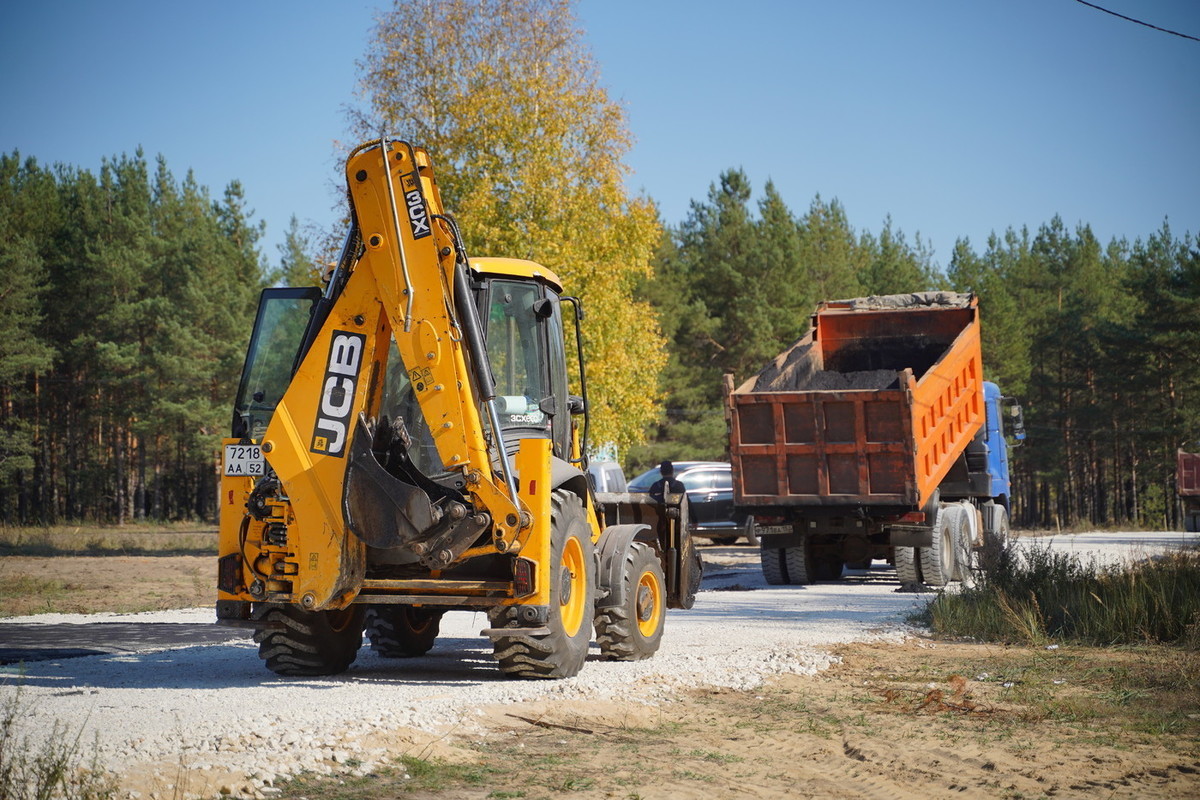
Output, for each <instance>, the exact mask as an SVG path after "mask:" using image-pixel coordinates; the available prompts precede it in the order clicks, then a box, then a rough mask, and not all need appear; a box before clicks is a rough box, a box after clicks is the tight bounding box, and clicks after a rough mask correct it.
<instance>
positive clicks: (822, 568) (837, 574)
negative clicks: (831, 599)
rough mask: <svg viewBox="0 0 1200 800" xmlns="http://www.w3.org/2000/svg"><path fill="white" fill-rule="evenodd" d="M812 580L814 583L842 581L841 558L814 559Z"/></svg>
mask: <svg viewBox="0 0 1200 800" xmlns="http://www.w3.org/2000/svg"><path fill="white" fill-rule="evenodd" d="M810 563H812V562H811V561H810ZM815 573H816V574H815V575H814V576H813V579H814V580H816V581H840V580H841V579H842V559H841V556H821V557H819V558H817V559H816V569H815Z"/></svg>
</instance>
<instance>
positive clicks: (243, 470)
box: [225, 444, 264, 478]
mask: <svg viewBox="0 0 1200 800" xmlns="http://www.w3.org/2000/svg"><path fill="white" fill-rule="evenodd" d="M263 465H264V462H263V456H262V448H261V447H259V446H258V445H256V444H227V445H225V474H226V475H246V476H249V477H252V478H257V477H258V476H259V475H262V474H263Z"/></svg>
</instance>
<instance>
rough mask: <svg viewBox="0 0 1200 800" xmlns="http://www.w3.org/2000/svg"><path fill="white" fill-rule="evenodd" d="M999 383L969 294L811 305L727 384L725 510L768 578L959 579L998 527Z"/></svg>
mask: <svg viewBox="0 0 1200 800" xmlns="http://www.w3.org/2000/svg"><path fill="white" fill-rule="evenodd" d="M1002 400H1003V398H1002V397H1001V395H1000V391H999V388H998V387H996V386H995V384H991V383H985V381H984V380H983V365H982V355H981V348H980V335H979V308H978V302H977V299H976V297H975V296H974V295H972V294H960V293H954V292H927V293H920V294H911V295H888V296H883V297H865V298H855V299H852V300H837V301H829V302H824V303H821V304H820V305H819V306H818V307H817V310H816V313H815V314H814V315H813V317H812V326H811V328H810V330H809V332H808V333H807V334H806V335H805V336H804V337H803V338H801V339H800V340H799V341H797V342H796V343H795V344H794V345H792V346H791V347H790V348H789V349H788V350H786V351H784V352H783V353H781V354H780V355H779V356H777V357H776V358H775V359H774V361H772V362H771V363H770V364H768V365H767V366H766V367H765V368H764V369H763V370H762V371H761V372H760V373H759V374H758V375H756V376H755V377H753V378H751V379H750V380H748V381H746V382H745V383H744V384H742V385H741V386H738V387H736V388H734V386H733V381H732V378H731V377H727V379H726V403H727V413H728V419H729V428H730V458H731V461H732V464H733V475H734V504H735V506H737V508H738V510H739V511H742V512H745V513H748V514H749V515H751V516H753V518H754V524H755V533H756V534H757V535H758V537H759V541H760V543H761V548H762V565H763V573H764V575H765V577H766V579H767V581H768V582H769V583H772V584H785V583H792V584H800V583H809V582H812V581H814V580H831V579H836V578H839V577H840V576H841V575H842V571H843V567H844V566H849V567H851V568H855V567H858V568H863V567H867V566H869V565H870V562H871V561H872V560H874V559H886V560H888V561H889V562H891V563H893V564H895V566H896V569H897V572H898V573H899V577H900V580H901V581H902V582H904V583H913V584H916V583H927V584H930V585H935V586H941V585H945V584H946V583H947V582H948V581H951V580H970V579H971V578H972V573H973V570H975V569H976V568H977V567H978V564H979V559H980V555H981V552H983V551H984V550H985V549H986V547H985V546H987V545H998V544H1000V543H1002V542H1003V541H1004V539H1005V538H1006V536H1007V530H1008V498H1009V494H1010V490H1009V474H1008V454H1007V447H1006V444H1005V439H1004V431H1003V424H1002V420H1001V409H1002V407H1006V408H1008V410H1009V411H1010V412H1011V413H1012V414H1013V415H1014V416H1013V419H1014V421H1015V422H1016V426H1015V427H1016V429H1017V431H1018V433H1017V435H1018V437H1020V436H1023V433H1021V432H1020V431H1019V427H1020V417H1019V415H1020V409H1019V407H1016V406H1015V405H1014V406H1011V407H1010V408H1009V407H1007V406H1005V405H1004V404H1003V403H1002Z"/></svg>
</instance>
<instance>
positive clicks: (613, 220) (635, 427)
mask: <svg viewBox="0 0 1200 800" xmlns="http://www.w3.org/2000/svg"><path fill="white" fill-rule="evenodd" d="M359 71H360V83H359V96H360V98H361V99H362V100H363V101H364V104H365V105H364V107H363V108H360V109H357V110H354V111H352V112H351V125H352V128H353V132H354V133H355V134H357V135H358V136H359V137H360V138H364V139H365V138H371V137H376V136H379V135H380V133H381V132H386V133H388V134H398V135H399V136H401V137H402V138H404V139H407V140H408V141H411V142H413V143H414V144H418V145H420V146H422V147H425V148H426V149H427V150H429V152H430V154H431V156H432V157H433V160H434V167H435V170H436V171H437V176H438V182H439V184H440V186H441V189H442V198H443V200H444V201H445V203H446V205H447V207H448V208H449V210H450V211H451V212H452V213H453V214H454V215H455V216H456V217H457V219H458V221H459V224H460V226H461V227H462V233H463V236H464V238H465V240H466V246H467V251H468V253H470V254H472V255H498V256H499V255H502V256H512V257H517V258H529V259H532V260H534V261H538V262H540V263H542V264H545V265H546V266H547V267H549V268H550V269H552V270H554V271H555V272H556V273H558V274H559V276H560V277H562V279H563V282H564V284H565V290H566V293H567V294H573V295H575V296H577V297H579V298H581V299H582V300H583V303H584V309H585V312H586V315H587V316H586V319H585V321H584V332H585V356H586V359H587V366H588V394H589V400H590V402H591V412H592V413H591V426H592V430H591V441H592V442H594V443H604V442H611V443H613V444H616V445H617V446H618V447H620V448H625V447H627V446H629V445H632V444H636V443H638V442H640V441H642V439H643V436H644V431H645V429H646V427H647V426H648V425H649V424H650V423H651V422H653V421H654V420H655V419H656V418H657V415H658V409H659V404H660V397H659V388H658V386H659V382H658V375H659V373H660V371H661V370H662V368H663V366H664V365H665V363H666V354H665V350H664V344H665V342H664V339H663V337H662V335H661V332H660V330H659V325H658V320H657V318H656V316H655V313H654V310H653V309H652V308H651V307H650V305H649V303H647V302H645V301H644V300H642V299H641V298H639V297H637V296H636V295H635V289H636V286H637V285H638V282H639V279H640V278H642V277H644V276H647V275H649V273H650V258H651V255H652V254H653V250H654V247H655V245H656V244H657V242H658V239H659V235H660V224H659V221H658V215H657V211H656V209H655V208H654V205H653V203H652V202H651V201H650V200H649V199H647V198H644V197H630V196H629V195H628V194H627V192H626V190H625V186H624V177H625V175H626V173H627V172H628V169H627V167H626V166H625V165H624V163H623V159H624V157H625V155H626V154H627V153H628V151H629V148H630V146H631V144H632V137H631V136H630V133H629V131H628V129H627V127H626V122H625V112H624V109H623V108H622V107H621V106H620V105H619V104H617V103H615V102H613V101H612V100H611V99H610V98H609V97H608V94H607V92H606V91H605V90H604V88H603V87H601V86H600V84H599V80H598V73H597V69H596V65H595V62H594V60H593V59H592V56H591V54H590V52H589V51H588V49H587V47H586V46H585V44H584V42H583V34H582V32H581V31H580V30H579V29H578V27H577V25H576V22H575V18H574V15H573V13H572V10H571V5H570V3H569V2H566V1H565V0H436V2H432V1H431V2H411V1H408V2H406V0H397V2H396V3H395V4H394V5H393V7H392V8H391V9H390V10H388V11H386V12H384V13H382V14H381V15H380V17H379V18H378V20H377V25H376V28H375V31H374V34H373V37H372V39H371V41H370V43H369V45H368V49H367V52H366V54H365V56H364V58H363V60H362V61H360V63H359ZM573 350H574V348H573V347H571V346H568V352H569V353H572V354H573V352H572V351H573ZM577 388H578V387H576V390H577Z"/></svg>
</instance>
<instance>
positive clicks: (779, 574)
mask: <svg viewBox="0 0 1200 800" xmlns="http://www.w3.org/2000/svg"><path fill="white" fill-rule="evenodd" d="M758 557H759V560H760V561H761V562H762V573H763V578H765V579H766V581H767V584H768V585H770V586H783V585H785V584H787V582H788V579H787V564H786V563H785V562H784V558H783V550H782V549H781V548H778V547H764V548H762V549H761V550H759V553H758Z"/></svg>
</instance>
